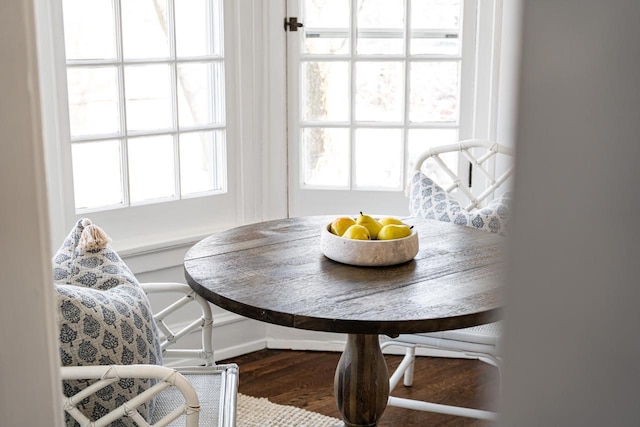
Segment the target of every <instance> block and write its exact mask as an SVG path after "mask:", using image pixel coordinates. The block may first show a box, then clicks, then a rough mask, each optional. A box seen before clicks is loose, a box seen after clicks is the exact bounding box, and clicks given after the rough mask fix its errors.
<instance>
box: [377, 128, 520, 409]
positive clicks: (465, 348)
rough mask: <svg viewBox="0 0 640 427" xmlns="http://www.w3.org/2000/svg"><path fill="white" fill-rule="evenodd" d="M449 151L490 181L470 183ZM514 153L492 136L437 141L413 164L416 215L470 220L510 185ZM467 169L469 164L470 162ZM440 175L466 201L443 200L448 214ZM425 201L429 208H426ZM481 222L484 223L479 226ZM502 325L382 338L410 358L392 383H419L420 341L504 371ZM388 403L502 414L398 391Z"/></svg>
mask: <svg viewBox="0 0 640 427" xmlns="http://www.w3.org/2000/svg"><path fill="white" fill-rule="evenodd" d="M447 153H458V154H462V155H463V156H464V157H465V158H466V159H468V160H469V162H471V165H472V167H473V169H474V170H475V171H477V172H479V173H480V176H484V177H485V178H486V180H487V182H486V183H483V184H484V185H481V186H475V187H481V188H482V190H480V191H479V190H477V189H475V188H472V187H470V186H469V185H468V182H469V180H468V178H467V179H462V178H461V177H460V176H459V175H460V174H458V173H457V172H454V171H453V170H452V168H450V167H449V166H448V165H447V164H446V163H445V161H443V159H442V158H441V156H442V155H443V154H444V155H446V154H447ZM502 156H504V158H501V157H502ZM512 156H513V150H512V149H511V148H509V147H505V146H502V145H499V144H496V143H493V142H491V141H486V140H466V141H461V142H459V143H457V144H450V145H443V146H439V147H435V148H432V149H431V150H428V151H427V152H425V153H422V154H421V155H420V156H418V157H417V159H416V161H415V163H414V165H413V173H412V177H411V181H410V182H411V183H412V188H411V189H410V192H411V194H410V197H411V213H412V215H415V216H422V217H430V218H433V219H439V220H446V221H451V222H457V223H462V224H464V223H466V220H467V218H469V219H472V217H473V214H470V212H482V209H483V208H486V207H487V206H489V204H490V203H491V201H492V200H495V198H494V196H497V195H498V193H499V192H501V191H502V190H503V189H504V187H506V185H505V183H508V182H509V178H510V177H511V175H512V172H513V166H512V165H511V163H512V162H511V161H512V159H511V157H512ZM459 169H460V168H459ZM462 169H463V170H464V169H465V168H462ZM434 175H435V176H438V177H440V178H441V179H442V177H444V179H445V180H446V181H448V183H445V185H444V186H443V187H440V188H442V190H444V192H446V193H447V194H449V195H451V196H452V197H453V198H455V200H456V201H457V202H458V203H460V205H459V206H460V207H462V206H464V208H463V209H460V210H459V211H456V210H455V209H446V208H445V207H444V206H443V207H442V210H441V211H442V212H443V214H442V215H439V214H437V213H435V214H434V212H435V211H434V210H435V209H436V205H437V203H442V200H439V201H438V202H434V201H433V200H431V198H433V197H435V195H436V193H437V192H436V191H432V190H434V188H435V186H434V185H433V182H432V181H433V179H429V178H428V176H434ZM425 178H427V180H426V182H427V183H428V188H424V187H423V188H420V185H421V181H422V180H424V179H425ZM440 194H442V193H440ZM425 206H427V207H428V208H424V207H425ZM456 209H457V208H456ZM474 210H477V211H474ZM452 212H453V215H452ZM456 212H457V213H458V214H460V215H466V216H467V218H464V217H461V221H459V222H458V221H456V218H454V216H455V215H456ZM501 214H503V215H506V212H501ZM502 219H505V218H502ZM480 222H481V223H482V224H483V226H479V223H480ZM486 222H487V221H479V222H478V223H473V221H472V220H470V221H469V222H468V223H467V224H468V225H470V226H476V227H477V228H484V224H485V223H486ZM498 229H500V230H501V229H502V228H496V229H493V228H491V229H489V230H490V231H497V230H498ZM501 329H502V322H501V321H499V322H495V323H491V324H487V325H480V326H476V327H471V328H465V329H458V330H450V331H442V332H435V333H424V334H406V335H404V334H403V335H400V336H398V337H396V338H394V339H391V340H387V341H385V342H383V343H382V344H381V347H382V348H383V349H385V348H387V347H392V346H400V347H403V348H405V355H404V358H403V359H402V361H401V363H400V365H399V366H398V368H397V369H396V370H395V372H394V373H393V374H392V375H391V377H390V378H389V389H390V390H391V391H393V389H394V388H395V387H396V386H397V385H398V383H399V382H400V379H401V378H404V385H405V386H411V385H412V384H413V373H414V364H415V357H416V348H420V347H423V348H429V349H436V350H445V351H446V353H440V354H448V355H460V356H461V357H467V358H475V359H479V360H482V361H483V362H486V363H489V364H491V365H493V366H496V367H497V368H498V374H499V373H500V363H501V359H500V347H501V346H500V336H501ZM454 357H455V356H454ZM388 404H389V405H390V406H397V407H402V408H408V409H414V410H420V411H429V412H437V413H442V414H448V415H456V416H463V417H470V418H477V419H484V420H494V419H495V418H496V414H495V413H494V412H491V411H484V410H479V409H473V408H464V407H458V406H451V405H443V404H437V403H433V402H424V401H418V400H414V399H405V398H399V397H395V396H390V397H389V402H388Z"/></svg>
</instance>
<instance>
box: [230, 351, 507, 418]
mask: <svg viewBox="0 0 640 427" xmlns="http://www.w3.org/2000/svg"><path fill="white" fill-rule="evenodd" d="M385 357H386V361H387V365H388V367H389V372H390V373H391V372H393V370H394V369H395V368H396V366H397V365H398V363H400V360H401V357H400V356H385ZM339 358H340V354H339V353H334V352H319V351H291V350H261V351H257V352H255V353H250V354H247V355H244V356H240V357H237V358H234V359H233V360H228V361H227V362H234V363H237V364H238V365H239V366H240V385H239V392H240V393H243V394H246V395H249V396H254V397H266V398H268V399H269V400H270V401H272V402H274V403H279V404H283V405H293V406H297V407H299V408H304V409H308V410H310V411H314V412H319V413H321V414H324V415H329V416H332V417H336V418H340V414H339V413H338V410H337V409H336V404H335V401H334V398H333V375H334V372H335V368H336V365H337V364H338V359H339ZM221 363H224V362H221ZM497 387H498V375H497V370H496V368H494V367H492V366H489V365H487V364H485V363H482V362H480V361H477V360H465V359H449V358H430V357H419V358H418V360H417V362H416V369H415V379H414V385H413V387H404V386H403V385H402V384H400V385H398V386H397V387H396V389H395V390H394V391H393V393H392V394H393V395H394V396H398V397H408V398H417V399H424V400H429V401H431V402H435V403H443V404H453V405H458V406H467V407H472V408H477V409H486V410H495V409H496V408H495V402H493V401H492V399H491V398H489V396H491V395H492V393H493V391H494V390H496V389H497ZM491 425H492V423H489V422H486V421H480V420H474V419H471V418H463V417H454V416H449V415H442V414H435V413H430V412H420V411H413V410H408V409H403V408H396V407H390V406H388V407H387V409H386V411H385V413H384V415H383V416H382V420H381V422H380V424H379V426H380V427H391V426H394V427H395V426H402V427H405V426H407V427H408V426H432V427H433V426H447V427H451V426H465V427H488V426H491Z"/></svg>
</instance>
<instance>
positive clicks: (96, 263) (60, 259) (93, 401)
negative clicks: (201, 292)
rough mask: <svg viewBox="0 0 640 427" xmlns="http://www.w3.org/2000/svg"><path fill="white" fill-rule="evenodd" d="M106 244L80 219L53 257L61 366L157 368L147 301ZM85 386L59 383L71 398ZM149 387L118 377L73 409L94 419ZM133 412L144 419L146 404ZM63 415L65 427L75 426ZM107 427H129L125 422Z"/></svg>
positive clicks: (146, 383) (101, 235)
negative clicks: (65, 421) (148, 366)
mask: <svg viewBox="0 0 640 427" xmlns="http://www.w3.org/2000/svg"><path fill="white" fill-rule="evenodd" d="M108 242H109V239H108V237H107V236H106V234H105V233H104V232H103V231H102V230H101V229H100V228H99V227H97V226H96V225H94V224H91V221H90V220H88V219H81V220H79V221H78V222H77V224H76V226H75V227H74V228H73V230H72V231H71V233H70V234H69V236H68V237H67V239H66V240H65V242H64V243H63V245H62V246H61V247H60V249H59V250H58V252H57V253H56V255H55V257H54V258H53V271H54V281H55V283H54V286H55V290H56V298H57V306H58V312H57V326H58V331H59V344H60V359H61V362H62V365H63V366H80V365H116V364H124V365H130V364H158V365H160V364H162V353H161V349H160V346H159V341H158V335H159V333H158V329H157V326H156V324H155V321H154V320H153V315H152V312H151V307H150V304H149V300H148V298H147V296H146V295H145V293H144V291H143V290H142V288H141V286H140V284H139V283H138V281H137V280H136V278H135V276H134V275H133V273H132V272H131V271H130V270H129V268H128V267H127V265H126V264H125V263H124V262H123V261H122V259H121V258H120V256H118V254H117V253H116V252H115V251H114V250H113V249H112V248H111V247H110V246H109V245H108ZM89 383H90V381H82V380H78V381H64V382H63V388H64V394H65V395H66V396H71V395H73V394H75V393H77V392H78V391H80V390H81V389H83V388H84V387H86V386H87V385H88V384H89ZM151 385H153V384H152V382H151V381H150V380H148V379H146V380H132V379H122V380H120V381H119V382H117V383H114V384H112V385H110V386H108V387H106V388H104V389H102V390H101V391H100V392H98V393H97V394H96V395H95V396H94V397H92V398H87V399H86V400H85V401H83V402H82V405H80V406H79V408H80V409H81V411H82V412H83V413H84V414H85V415H86V416H87V417H89V418H90V419H92V420H97V419H98V418H100V417H101V416H103V415H105V414H106V413H107V412H109V411H110V410H112V409H114V408H116V407H118V406H120V405H121V404H122V403H124V402H125V401H126V400H128V399H129V398H131V397H133V396H135V395H138V394H140V392H142V391H144V390H146V389H147V388H149V387H150V386H151ZM139 410H140V412H141V414H142V415H143V416H144V417H145V418H146V419H149V414H150V413H152V408H151V405H145V406H144V407H140V408H139ZM67 417H68V418H67V425H69V426H77V425H78V423H77V422H76V421H75V420H73V419H71V418H70V417H69V416H68V414H67ZM112 425H113V426H127V425H135V424H134V423H133V421H131V420H130V419H128V418H127V419H123V420H118V421H116V422H114V423H112Z"/></svg>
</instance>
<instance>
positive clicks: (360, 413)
mask: <svg viewBox="0 0 640 427" xmlns="http://www.w3.org/2000/svg"><path fill="white" fill-rule="evenodd" d="M334 395H335V397H336V403H337V405H338V411H340V414H341V415H342V419H343V421H344V423H345V425H346V426H348V427H365V426H367V427H368V426H376V425H378V422H379V421H380V417H381V416H382V413H383V412H384V410H385V408H386V407H387V400H388V399H389V371H388V370H387V363H386V362H385V360H384V356H383V355H382V350H380V341H379V338H378V335H362V334H349V336H348V338H347V346H346V348H345V350H344V353H342V357H340V362H338V368H337V369H336V375H335V380H334Z"/></svg>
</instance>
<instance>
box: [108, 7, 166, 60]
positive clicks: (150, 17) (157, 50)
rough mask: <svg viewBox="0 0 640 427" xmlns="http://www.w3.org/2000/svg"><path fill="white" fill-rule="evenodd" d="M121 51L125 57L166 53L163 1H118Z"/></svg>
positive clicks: (155, 56)
mask: <svg viewBox="0 0 640 427" xmlns="http://www.w3.org/2000/svg"><path fill="white" fill-rule="evenodd" d="M120 5H121V6H120V7H121V8H122V51H123V55H124V57H125V58H166V57H168V56H169V22H168V19H167V2H166V0H135V1H131V0H128V1H121V2H120Z"/></svg>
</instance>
